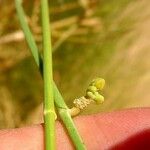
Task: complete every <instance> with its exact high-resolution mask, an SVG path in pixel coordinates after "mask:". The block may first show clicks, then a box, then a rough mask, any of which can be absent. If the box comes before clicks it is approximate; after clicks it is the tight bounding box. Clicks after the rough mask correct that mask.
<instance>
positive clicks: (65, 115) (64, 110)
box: [15, 0, 86, 150]
mask: <svg viewBox="0 0 150 150" xmlns="http://www.w3.org/2000/svg"><path fill="white" fill-rule="evenodd" d="M15 2H16V9H17V13H18V17H19V21H20V23H21V27H22V29H23V32H24V34H25V38H26V40H27V43H28V45H29V47H30V50H31V53H32V55H33V56H34V59H35V62H36V64H37V66H38V67H39V68H40V67H41V65H40V64H42V59H41V57H40V55H39V53H38V48H37V45H36V43H35V40H34V38H33V35H32V33H31V31H30V29H29V26H28V24H27V22H26V21H25V13H24V11H23V8H22V5H21V0H15ZM26 32H28V34H27V33H26ZM30 39H33V40H30ZM49 42H50V41H49ZM33 43H34V44H33ZM33 45H34V46H33ZM35 54H38V56H37V55H35ZM35 57H36V58H35ZM40 71H41V74H42V69H40ZM53 90H54V100H55V105H56V108H57V109H58V113H59V115H60V118H61V119H62V121H63V123H64V125H65V127H66V128H67V130H68V133H69V135H70V137H71V139H72V141H73V144H74V146H75V148H76V149H77V150H85V149H86V148H85V145H84V143H83V141H82V139H81V137H80V135H79V133H78V131H77V129H76V127H75V125H74V123H73V120H72V118H71V116H70V113H69V109H68V107H67V105H66V104H65V102H64V99H63V97H62V96H61V94H60V92H59V90H58V89H57V86H56V85H55V82H53Z"/></svg>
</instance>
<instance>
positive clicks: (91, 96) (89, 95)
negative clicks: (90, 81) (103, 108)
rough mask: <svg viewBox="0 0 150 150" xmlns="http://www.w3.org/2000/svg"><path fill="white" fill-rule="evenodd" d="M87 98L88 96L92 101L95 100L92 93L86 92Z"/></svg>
mask: <svg viewBox="0 0 150 150" xmlns="http://www.w3.org/2000/svg"><path fill="white" fill-rule="evenodd" d="M86 96H87V97H88V98H90V99H92V100H94V99H95V95H94V94H93V93H92V92H90V91H88V92H86Z"/></svg>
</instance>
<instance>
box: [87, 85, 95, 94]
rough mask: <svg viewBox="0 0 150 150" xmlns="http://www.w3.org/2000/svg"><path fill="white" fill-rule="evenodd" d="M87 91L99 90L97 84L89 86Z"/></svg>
mask: <svg viewBox="0 0 150 150" xmlns="http://www.w3.org/2000/svg"><path fill="white" fill-rule="evenodd" d="M87 91H90V92H92V93H93V92H96V91H97V88H96V87H95V86H89V87H88V89H87Z"/></svg>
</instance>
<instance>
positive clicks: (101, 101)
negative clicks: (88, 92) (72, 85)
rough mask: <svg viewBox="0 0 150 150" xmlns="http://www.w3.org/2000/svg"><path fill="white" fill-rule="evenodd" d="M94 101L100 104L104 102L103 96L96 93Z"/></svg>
mask: <svg viewBox="0 0 150 150" xmlns="http://www.w3.org/2000/svg"><path fill="white" fill-rule="evenodd" d="M94 100H95V101H96V103H98V104H101V103H103V102H104V97H103V96H102V95H100V94H99V95H97V96H96V97H95V99H94Z"/></svg>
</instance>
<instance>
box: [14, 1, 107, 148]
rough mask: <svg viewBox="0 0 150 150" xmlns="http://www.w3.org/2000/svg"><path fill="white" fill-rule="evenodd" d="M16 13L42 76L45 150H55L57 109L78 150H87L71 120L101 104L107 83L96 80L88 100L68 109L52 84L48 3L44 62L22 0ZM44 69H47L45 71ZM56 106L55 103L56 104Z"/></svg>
mask: <svg viewBox="0 0 150 150" xmlns="http://www.w3.org/2000/svg"><path fill="white" fill-rule="evenodd" d="M15 5H16V10H17V14H18V18H19V21H20V24H21V27H22V30H23V32H24V35H25V38H26V41H27V43H28V46H29V47H30V50H31V53H32V55H33V57H34V60H35V62H36V64H37V66H38V67H39V69H40V72H41V74H42V76H43V78H44V93H45V94H44V127H45V132H44V134H45V149H46V150H55V149H56V145H55V119H56V114H55V109H57V115H59V116H60V119H61V120H62V122H63V124H64V126H65V127H66V129H67V131H68V135H69V136H70V138H71V140H72V142H73V144H74V147H75V149H77V150H86V146H85V144H84V142H83V140H82V138H81V136H80V134H79V132H78V130H77V128H76V126H75V124H74V122H73V120H72V118H71V116H74V115H77V114H78V113H79V112H80V111H81V110H82V109H83V108H85V107H87V106H88V104H90V103H91V102H96V103H102V102H103V101H104V97H103V96H102V95H101V94H100V91H101V90H102V89H103V87H104V85H105V80H104V79H101V78H97V79H95V80H93V81H92V82H91V83H90V85H89V86H88V88H87V90H86V93H85V96H83V97H81V98H79V99H75V100H74V102H73V103H74V107H73V108H71V109H69V108H68V107H67V105H66V103H65V101H64V99H63V97H62V95H61V93H60V92H59V90H58V88H57V86H56V84H55V82H54V81H53V74H52V46H51V38H50V35H51V34H50V33H51V30H50V26H49V22H50V21H49V14H48V12H49V10H48V0H41V14H42V15H41V17H42V18H41V20H42V33H43V51H44V58H43V59H42V57H41V56H40V53H39V49H38V47H37V44H36V42H35V39H34V37H33V35H32V33H31V30H30V28H29V26H28V23H27V20H26V19H25V13H24V10H23V8H22V0H15ZM43 68H44V69H43ZM54 102H55V103H54Z"/></svg>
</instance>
